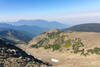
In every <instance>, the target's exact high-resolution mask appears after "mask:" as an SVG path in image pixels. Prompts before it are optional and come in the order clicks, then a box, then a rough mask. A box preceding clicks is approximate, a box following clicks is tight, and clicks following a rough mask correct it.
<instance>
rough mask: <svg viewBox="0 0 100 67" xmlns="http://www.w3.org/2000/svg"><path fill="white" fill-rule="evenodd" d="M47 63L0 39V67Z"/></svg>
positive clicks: (36, 66) (32, 66)
mask: <svg viewBox="0 0 100 67" xmlns="http://www.w3.org/2000/svg"><path fill="white" fill-rule="evenodd" d="M49 65H50V64H48V63H45V62H43V61H41V60H39V59H36V58H35V57H34V56H31V55H28V54H27V53H26V52H25V51H23V50H22V49H20V48H18V47H16V46H14V45H12V44H9V43H8V42H5V41H3V40H2V39H0V67H47V66H49Z"/></svg>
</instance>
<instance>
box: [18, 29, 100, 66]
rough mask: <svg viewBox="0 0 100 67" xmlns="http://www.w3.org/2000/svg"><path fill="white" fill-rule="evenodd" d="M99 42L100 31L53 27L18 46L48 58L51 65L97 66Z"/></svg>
mask: <svg viewBox="0 0 100 67" xmlns="http://www.w3.org/2000/svg"><path fill="white" fill-rule="evenodd" d="M99 44H100V33H96V32H76V31H59V30H56V29H53V30H50V31H46V32H44V33H42V34H40V35H38V36H37V37H35V38H33V40H31V41H30V42H29V44H28V45H25V46H24V45H19V47H20V48H22V49H24V50H26V51H27V52H28V53H30V54H32V55H35V56H36V57H38V58H41V59H43V60H48V62H49V63H51V64H53V67H69V66H70V67H73V66H74V67H91V66H94V67H97V66H98V67H99V66H100V64H99V62H100V61H99V60H100V59H98V58H99V56H100V45H99ZM37 48H38V49H37ZM40 54H41V55H40ZM52 59H56V60H57V61H58V62H53V61H52ZM88 62H89V63H88Z"/></svg>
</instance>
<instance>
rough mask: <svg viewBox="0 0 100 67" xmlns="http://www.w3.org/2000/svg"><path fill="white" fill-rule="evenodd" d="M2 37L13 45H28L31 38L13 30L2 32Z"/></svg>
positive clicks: (0, 32)
mask: <svg viewBox="0 0 100 67" xmlns="http://www.w3.org/2000/svg"><path fill="white" fill-rule="evenodd" d="M0 37H1V38H3V39H4V40H5V41H9V42H12V43H27V42H28V41H29V40H31V38H30V37H28V36H27V35H24V34H23V33H20V32H19V31H15V30H12V29H8V30H3V31H0Z"/></svg>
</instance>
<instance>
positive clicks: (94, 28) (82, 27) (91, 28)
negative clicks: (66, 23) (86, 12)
mask: <svg viewBox="0 0 100 67" xmlns="http://www.w3.org/2000/svg"><path fill="white" fill-rule="evenodd" d="M65 30H72V31H80V32H100V23H86V24H79V25H75V26H72V27H70V28H67V29H65Z"/></svg>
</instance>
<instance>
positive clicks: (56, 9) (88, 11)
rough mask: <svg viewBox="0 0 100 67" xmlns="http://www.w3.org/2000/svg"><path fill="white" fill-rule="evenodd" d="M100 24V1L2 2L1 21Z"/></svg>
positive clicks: (35, 0)
mask: <svg viewBox="0 0 100 67" xmlns="http://www.w3.org/2000/svg"><path fill="white" fill-rule="evenodd" d="M21 19H24V20H35V19H44V20H48V21H59V22H61V23H64V24H80V23H100V20H99V19H100V0H0V21H17V20H21Z"/></svg>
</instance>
